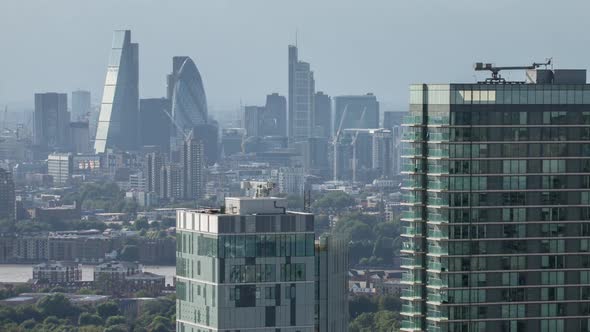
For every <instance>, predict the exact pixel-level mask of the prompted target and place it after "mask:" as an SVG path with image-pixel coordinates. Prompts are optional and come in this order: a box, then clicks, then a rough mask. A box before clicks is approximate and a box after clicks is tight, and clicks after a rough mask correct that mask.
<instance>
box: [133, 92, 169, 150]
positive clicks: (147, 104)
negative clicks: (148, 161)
mask: <svg viewBox="0 0 590 332" xmlns="http://www.w3.org/2000/svg"><path fill="white" fill-rule="evenodd" d="M169 111H170V101H168V99H166V98H149V99H141V100H140V101H139V144H140V146H146V145H153V146H157V147H158V149H159V150H160V151H161V152H163V153H168V152H169V151H170V133H171V130H172V128H171V127H172V123H171V121H170V117H169V116H168V115H167V114H166V113H167V112H169Z"/></svg>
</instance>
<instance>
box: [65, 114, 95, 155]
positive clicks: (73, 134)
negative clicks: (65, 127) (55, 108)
mask: <svg viewBox="0 0 590 332" xmlns="http://www.w3.org/2000/svg"><path fill="white" fill-rule="evenodd" d="M69 137H70V144H69V145H70V149H71V151H72V152H74V153H84V154H85V153H90V130H89V129H88V122H83V121H80V122H70V135H69Z"/></svg>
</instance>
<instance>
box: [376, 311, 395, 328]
mask: <svg viewBox="0 0 590 332" xmlns="http://www.w3.org/2000/svg"><path fill="white" fill-rule="evenodd" d="M398 322H399V316H398V315H397V313H395V312H393V311H386V310H383V311H379V312H376V313H375V314H374V315H373V324H374V327H375V331H377V332H393V331H397V328H398V327H399V325H398Z"/></svg>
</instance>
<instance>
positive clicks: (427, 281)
mask: <svg viewBox="0 0 590 332" xmlns="http://www.w3.org/2000/svg"><path fill="white" fill-rule="evenodd" d="M527 77H529V78H532V79H529V80H530V81H529V82H527V84H525V83H524V82H523V83H510V82H489V81H488V82H487V83H478V84H446V85H426V84H424V85H413V86H411V91H410V116H409V117H408V118H407V119H406V122H405V127H406V134H405V137H404V141H405V142H406V148H405V150H404V152H403V157H404V158H405V161H406V163H405V165H404V169H403V173H405V174H406V175H407V178H406V180H405V182H404V185H403V187H404V189H405V191H406V194H405V197H404V203H403V205H405V206H406V207H407V211H406V212H405V213H404V215H403V217H402V221H403V222H404V223H405V225H406V226H405V227H404V234H403V236H404V237H405V238H406V241H405V243H404V247H403V250H402V253H403V254H404V255H405V256H406V257H405V258H403V261H402V266H403V267H404V268H406V269H407V270H408V271H407V272H406V273H405V274H404V276H403V278H402V282H403V283H404V284H405V285H406V287H405V289H404V290H403V293H402V299H403V300H404V302H405V304H404V305H403V308H402V315H403V317H404V321H403V325H402V330H403V331H589V325H590V316H589V313H590V310H589V309H590V297H589V296H588V295H589V294H590V85H588V84H586V79H585V72H584V71H559V70H555V71H550V70H536V71H531V72H528V73H527ZM535 80H536V81H535Z"/></svg>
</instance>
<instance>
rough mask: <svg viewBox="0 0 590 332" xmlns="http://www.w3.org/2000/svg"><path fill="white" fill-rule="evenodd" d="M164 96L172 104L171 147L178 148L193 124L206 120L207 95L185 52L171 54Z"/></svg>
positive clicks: (192, 128) (199, 123)
mask: <svg viewBox="0 0 590 332" xmlns="http://www.w3.org/2000/svg"><path fill="white" fill-rule="evenodd" d="M168 99H169V100H170V103H171V105H172V110H171V115H172V117H173V118H174V122H175V123H174V126H173V131H172V136H171V141H170V143H171V150H173V151H180V150H181V149H182V146H183V142H184V140H185V138H186V137H185V135H188V134H189V133H190V132H191V131H192V130H194V128H195V126H198V125H203V124H206V123H207V116H208V115H207V98H206V96H205V89H204V88H203V81H202V79H201V74H200V73H199V70H198V69H197V66H196V65H195V63H194V62H193V60H191V58H189V57H187V56H175V57H174V58H172V73H171V74H170V75H168Z"/></svg>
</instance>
